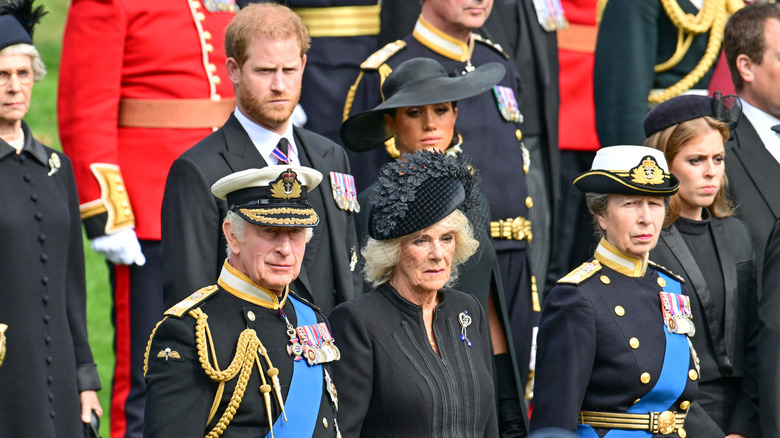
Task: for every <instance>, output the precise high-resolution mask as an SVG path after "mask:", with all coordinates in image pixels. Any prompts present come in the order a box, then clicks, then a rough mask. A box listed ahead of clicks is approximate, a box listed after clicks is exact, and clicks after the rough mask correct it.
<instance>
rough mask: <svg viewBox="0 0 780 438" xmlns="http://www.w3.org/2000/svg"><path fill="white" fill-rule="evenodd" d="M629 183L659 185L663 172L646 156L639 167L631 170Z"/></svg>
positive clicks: (651, 158) (661, 181) (662, 178)
mask: <svg viewBox="0 0 780 438" xmlns="http://www.w3.org/2000/svg"><path fill="white" fill-rule="evenodd" d="M631 176H632V177H633V178H632V179H631V182H635V183H637V184H642V185H647V184H653V185H655V184H661V183H663V182H664V171H663V170H661V168H660V167H658V165H657V164H656V163H655V160H654V159H653V157H651V156H649V155H648V156H646V157H645V158H644V159H643V160H642V163H640V164H639V166H637V167H635V168H633V169H631Z"/></svg>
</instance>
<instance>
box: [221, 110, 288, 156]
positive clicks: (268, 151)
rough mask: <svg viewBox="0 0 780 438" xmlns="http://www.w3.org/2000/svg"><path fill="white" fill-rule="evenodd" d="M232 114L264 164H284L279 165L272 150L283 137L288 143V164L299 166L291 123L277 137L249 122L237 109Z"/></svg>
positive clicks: (273, 133)
mask: <svg viewBox="0 0 780 438" xmlns="http://www.w3.org/2000/svg"><path fill="white" fill-rule="evenodd" d="M233 114H235V115H236V119H238V123H241V126H242V127H243V128H244V130H245V131H246V133H247V134H249V139H250V140H252V144H254V145H255V147H256V148H257V151H258V152H260V156H262V157H263V159H264V160H265V162H266V164H268V165H269V166H274V165H277V164H284V163H280V162H279V159H278V158H276V156H275V155H274V149H276V145H277V144H279V140H280V139H281V138H282V137H284V138H286V139H287V141H289V142H290V150H289V154H288V155H289V158H290V164H292V165H293V166H300V165H301V160H300V158H299V156H298V147H297V146H296V145H295V139H294V138H293V137H294V136H293V124H292V123H288V124H287V130H285V131H284V135H279V134H277V133H275V132H272V131H269V130H268V129H266V128H263V127H262V126H260V125H258V124H257V123H255V122H253V121H251V120H249V119H248V118H247V117H246V116H245V115H244V114H242V113H241V111H239V110H238V108H236V110H235V111H234V112H233Z"/></svg>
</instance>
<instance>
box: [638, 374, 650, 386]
mask: <svg viewBox="0 0 780 438" xmlns="http://www.w3.org/2000/svg"><path fill="white" fill-rule="evenodd" d="M639 380H640V381H641V382H642V383H644V384H645V385H647V384H648V383H650V373H642V375H641V376H639Z"/></svg>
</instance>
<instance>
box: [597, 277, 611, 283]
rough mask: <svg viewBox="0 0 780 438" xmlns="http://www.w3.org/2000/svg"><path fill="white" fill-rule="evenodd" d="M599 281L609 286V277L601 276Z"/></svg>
mask: <svg viewBox="0 0 780 438" xmlns="http://www.w3.org/2000/svg"><path fill="white" fill-rule="evenodd" d="M599 280H601V282H602V283H604V284H609V277H607V276H606V275H602V276H601V277H599Z"/></svg>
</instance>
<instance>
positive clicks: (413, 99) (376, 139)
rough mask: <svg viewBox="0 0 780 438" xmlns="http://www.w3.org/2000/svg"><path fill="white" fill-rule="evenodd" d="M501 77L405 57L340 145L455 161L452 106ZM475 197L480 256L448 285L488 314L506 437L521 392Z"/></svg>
mask: <svg viewBox="0 0 780 438" xmlns="http://www.w3.org/2000/svg"><path fill="white" fill-rule="evenodd" d="M504 72H505V71H504V67H503V66H502V65H500V64H497V63H489V64H486V65H483V66H480V67H478V68H476V69H475V70H474V71H472V72H470V73H468V74H466V75H462V76H457V77H450V76H448V75H447V72H446V71H445V69H444V67H442V65H441V64H439V63H438V62H437V61H435V60H433V59H430V58H414V59H410V60H408V61H406V62H404V63H402V64H401V65H399V66H398V67H397V68H396V69H395V70H394V71H393V72H392V73H391V74H390V75H389V76H388V77H387V79H386V80H385V82H384V85H383V87H382V90H383V93H384V97H385V100H384V102H382V103H381V104H380V105H378V106H377V107H376V108H374V109H372V110H370V111H367V112H364V113H360V114H356V115H354V116H352V117H350V118H349V119H347V120H346V121H345V122H344V124H343V125H342V127H341V138H342V140H343V142H344V145H346V147H347V148H349V149H351V150H353V151H355V152H364V151H368V150H371V149H374V148H379V147H384V148H385V149H386V150H387V151H388V153H389V154H390V156H391V157H393V158H399V157H400V156H401V154H411V153H414V152H417V151H422V150H429V151H440V152H444V153H446V154H447V155H451V156H460V153H461V144H462V138H461V137H460V135H459V134H458V132H457V130H456V128H455V123H456V120H457V115H458V108H457V101H458V100H461V99H465V98H468V97H471V96H475V95H477V94H480V93H484V92H486V91H488V90H490V89H491V87H492V86H493V85H495V84H497V83H498V82H499V81H500V80H501V78H502V77H503V76H504ZM379 189H380V187H379V185H378V184H377V183H374V184H373V185H371V186H370V187H369V188H368V189H366V190H364V191H363V192H362V193H361V194H360V196H359V197H358V201H359V204H360V205H363V207H364V208H363V210H362V211H360V212H359V213H358V215H357V217H356V219H355V222H356V225H357V227H356V228H357V232H358V238H359V240H360V241H361V242H365V241H366V238H367V237H368V235H369V217H370V215H371V205H370V202H369V199H370V198H372V197H374V196H377V194H378V191H379ZM476 196H478V197H479V202H478V204H477V205H476V206H475V207H474V208H472V209H471V210H470V211H469V213H468V216H469V220H470V223H471V226H472V229H473V230H474V233H475V237H476V238H477V239H478V240H479V241H480V252H481V257H474V259H473V260H472V261H471V262H470V263H469V266H467V267H465V268H463V269H462V270H461V273H462V275H460V276H459V277H458V280H457V282H456V283H454V284H453V288H455V289H457V290H460V291H462V292H466V293H470V294H472V295H474V296H476V297H477V299H479V301H480V304H482V306H483V307H484V308H485V309H487V310H488V316H489V322H490V327H491V333H492V343H493V354H494V361H495V366H496V369H497V379H499V380H500V381H501V385H499V386H498V389H499V393H498V394H497V395H498V398H499V400H500V402H499V419H500V424H501V429H502V432H504V433H509V431H510V430H513V429H515V428H517V427H518V424H519V422H520V421H522V419H521V418H515V417H517V416H524V414H523V413H522V408H523V406H521V403H520V398H521V397H520V396H519V394H522V391H523V389H522V388H521V387H520V386H519V385H520V379H519V374H518V371H517V370H518V367H517V364H516V359H515V358H516V356H515V349H514V346H513V344H512V341H511V335H510V334H509V332H510V330H509V329H508V328H509V327H510V324H509V318H508V316H507V312H508V310H507V305H506V303H505V298H504V292H503V288H502V284H501V276H500V271H499V265H498V262H497V257H496V251H495V249H494V247H493V243H492V240H491V238H490V236H489V234H488V221H489V217H490V213H489V207H488V203H487V199H485V197H484V196H483V195H481V194H477V195H476ZM361 262H363V259H362V257H361ZM365 287H366V292H369V291H371V290H372V289H373V286H372V285H371V282H366V283H365ZM519 420H520V421H519ZM523 427H524V426H523Z"/></svg>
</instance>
